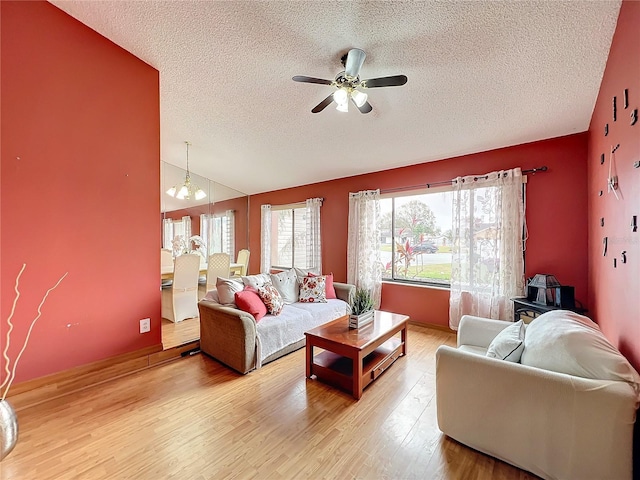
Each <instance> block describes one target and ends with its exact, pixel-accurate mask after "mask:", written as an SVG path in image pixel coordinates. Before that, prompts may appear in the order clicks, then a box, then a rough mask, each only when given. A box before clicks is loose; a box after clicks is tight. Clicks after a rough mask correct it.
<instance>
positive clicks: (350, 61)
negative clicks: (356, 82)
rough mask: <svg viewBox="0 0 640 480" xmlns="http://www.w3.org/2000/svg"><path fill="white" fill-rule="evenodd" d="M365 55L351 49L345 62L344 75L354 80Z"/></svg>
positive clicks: (356, 49) (361, 51)
mask: <svg viewBox="0 0 640 480" xmlns="http://www.w3.org/2000/svg"><path fill="white" fill-rule="evenodd" d="M366 56H367V54H366V53H364V51H363V50H360V49H359V48H352V49H351V50H349V53H348V54H347V61H346V63H345V67H344V74H345V75H346V76H347V77H348V78H356V77H357V76H358V75H360V69H361V68H362V64H363V63H364V59H365V58H366Z"/></svg>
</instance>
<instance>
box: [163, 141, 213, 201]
mask: <svg viewBox="0 0 640 480" xmlns="http://www.w3.org/2000/svg"><path fill="white" fill-rule="evenodd" d="M184 143H185V144H186V145H187V175H186V176H185V177H184V183H183V184H182V186H180V187H179V186H178V185H174V186H173V187H171V188H170V189H169V190H167V195H171V196H172V197H175V198H178V199H180V200H191V199H192V198H195V199H196V200H202V199H203V198H205V197H206V196H207V194H206V193H205V192H204V190H202V189H201V188H200V187H199V186H198V185H196V184H195V183H191V174H190V173H189V145H191V144H190V143H189V142H184Z"/></svg>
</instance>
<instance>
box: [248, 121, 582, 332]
mask: <svg viewBox="0 0 640 480" xmlns="http://www.w3.org/2000/svg"><path fill="white" fill-rule="evenodd" d="M586 158H587V134H586V133H581V134H577V135H571V136H567V137H561V138H555V139H551V140H544V141H539V142H534V143H529V144H524V145H518V146H515V147H508V148H502V149H499V150H492V151H489V152H483V153H477V154H473V155H466V156H463V157H457V158H452V159H448V160H441V161H438V162H428V163H422V164H419V165H413V166H410V167H404V168H397V169H393V170H386V171H382V172H376V173H371V174H366V175H359V176H354V177H348V178H342V179H338V180H332V181H328V182H322V183H316V184H312V185H305V186H302V187H296V188H290V189H285V190H278V191H274V192H268V193H263V194H259V195H253V196H251V199H250V215H249V232H250V242H249V244H250V248H251V251H252V252H254V253H253V254H252V256H251V261H250V269H251V271H252V272H257V271H259V269H260V258H259V257H260V254H259V252H260V206H261V205H262V204H265V203H270V204H272V205H278V204H287V203H294V202H300V201H303V200H305V199H307V198H311V197H323V198H324V202H323V204H322V215H321V217H322V218H321V222H322V224H321V228H322V263H323V271H325V272H333V273H334V275H335V278H336V281H345V280H346V278H347V271H346V268H347V267H346V265H347V223H348V222H347V220H348V211H349V192H357V191H359V190H367V189H376V188H380V189H382V190H384V189H391V188H397V187H406V186H412V185H416V184H425V183H427V182H438V181H445V180H450V179H452V178H454V177H456V176H458V175H471V174H483V173H487V172H490V171H494V170H501V169H507V168H513V167H521V168H522V169H528V168H533V167H540V166H542V165H546V166H547V167H549V171H548V172H546V173H539V174H536V175H529V183H528V185H527V225H528V230H529V240H528V242H527V252H526V275H527V277H529V276H533V275H534V274H536V273H553V274H555V275H556V277H557V278H558V279H559V280H560V282H561V283H562V284H564V285H574V286H575V288H576V297H577V299H578V300H580V301H582V303H586V298H587V280H586V278H587V260H586V257H587V212H586V208H587V188H586V186H587V170H586ZM382 308H384V309H387V310H391V311H395V312H400V313H405V314H408V315H410V316H411V318H412V320H413V321H417V322H423V323H430V324H437V325H443V326H446V325H448V311H449V291H448V290H442V289H436V288H426V287H417V286H406V285H397V284H385V285H384V287H383V290H382Z"/></svg>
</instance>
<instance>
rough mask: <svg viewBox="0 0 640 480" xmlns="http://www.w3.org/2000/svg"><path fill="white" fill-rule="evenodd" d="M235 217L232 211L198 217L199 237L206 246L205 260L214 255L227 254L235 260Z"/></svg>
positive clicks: (204, 214)
mask: <svg viewBox="0 0 640 480" xmlns="http://www.w3.org/2000/svg"><path fill="white" fill-rule="evenodd" d="M235 215H236V214H235V211H234V210H227V211H226V212H224V215H211V214H206V213H203V214H202V215H200V237H202V240H203V242H204V244H205V245H206V246H207V258H208V257H209V255H212V254H214V253H228V254H229V256H230V257H231V258H236V257H235V250H236V234H235V225H236V217H235Z"/></svg>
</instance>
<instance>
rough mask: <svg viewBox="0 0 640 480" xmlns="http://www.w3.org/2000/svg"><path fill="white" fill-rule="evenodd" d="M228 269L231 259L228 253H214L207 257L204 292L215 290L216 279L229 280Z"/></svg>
mask: <svg viewBox="0 0 640 480" xmlns="http://www.w3.org/2000/svg"><path fill="white" fill-rule="evenodd" d="M230 267H231V257H230V256H229V254H228V253H214V254H213V255H209V261H208V262H207V284H206V292H210V291H211V290H213V289H214V288H216V281H217V280H218V277H222V278H229V269H230ZM206 292H205V293H206Z"/></svg>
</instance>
